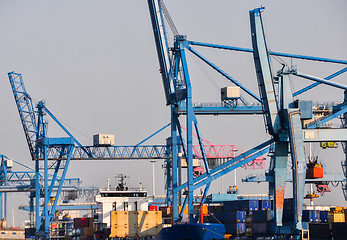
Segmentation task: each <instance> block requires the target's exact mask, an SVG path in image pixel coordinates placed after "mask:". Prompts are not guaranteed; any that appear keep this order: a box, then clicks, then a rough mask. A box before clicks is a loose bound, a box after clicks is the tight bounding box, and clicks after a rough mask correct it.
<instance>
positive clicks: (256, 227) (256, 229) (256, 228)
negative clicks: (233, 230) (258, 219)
mask: <svg viewBox="0 0 347 240" xmlns="http://www.w3.org/2000/svg"><path fill="white" fill-rule="evenodd" d="M252 234H253V235H264V234H267V223H266V222H263V223H253V224H252Z"/></svg>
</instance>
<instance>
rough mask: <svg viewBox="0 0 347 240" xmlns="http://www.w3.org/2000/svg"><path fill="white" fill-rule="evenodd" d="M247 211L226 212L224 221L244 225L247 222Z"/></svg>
mask: <svg viewBox="0 0 347 240" xmlns="http://www.w3.org/2000/svg"><path fill="white" fill-rule="evenodd" d="M245 217H246V211H234V212H224V213H223V219H224V222H225V223H243V222H245Z"/></svg>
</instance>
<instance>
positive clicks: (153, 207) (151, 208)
mask: <svg viewBox="0 0 347 240" xmlns="http://www.w3.org/2000/svg"><path fill="white" fill-rule="evenodd" d="M149 211H158V206H149Z"/></svg>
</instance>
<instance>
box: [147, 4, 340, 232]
mask: <svg viewBox="0 0 347 240" xmlns="http://www.w3.org/2000/svg"><path fill="white" fill-rule="evenodd" d="M148 6H149V12H150V16H151V22H152V28H153V34H154V39H155V44H156V50H157V55H158V60H159V66H160V73H161V76H162V82H163V86H164V93H165V97H166V104H167V105H169V106H170V108H171V123H172V124H171V149H172V159H171V163H170V167H171V172H170V174H168V179H169V180H170V187H171V188H172V196H169V195H168V197H170V199H171V200H172V202H170V203H171V204H172V206H173V216H174V220H175V221H179V220H180V217H181V216H182V212H183V209H184V207H183V208H182V211H181V212H180V213H178V206H179V205H183V206H185V204H186V203H187V205H188V211H189V216H190V217H189V221H190V222H194V219H193V215H194V209H193V202H192V199H193V191H194V190H195V189H197V188H198V187H202V186H205V190H204V196H205V195H206V194H207V192H208V189H209V186H210V183H211V182H212V181H213V180H215V179H216V178H218V177H220V176H222V175H224V174H226V173H228V172H230V171H232V170H233V169H235V168H237V167H239V166H241V165H243V164H245V163H246V162H248V161H251V160H253V159H254V158H255V157H258V156H260V155H263V154H265V153H268V152H269V151H271V152H272V153H273V158H272V162H271V168H270V175H271V178H272V179H273V181H271V182H269V193H270V197H271V198H272V199H273V200H274V206H275V222H276V224H275V225H274V226H275V227H274V229H273V230H274V233H279V232H281V233H288V234H295V235H296V237H298V236H299V234H300V232H301V230H302V223H301V215H302V206H303V198H304V186H305V175H306V162H305V158H304V143H305V142H339V141H340V142H346V140H347V129H346V128H345V126H346V124H345V123H346V120H345V117H346V112H347V103H346V92H347V91H346V89H347V87H346V86H345V85H343V84H339V83H334V82H332V81H331V79H333V78H335V77H337V76H339V75H341V74H343V73H345V72H346V71H347V67H346V66H344V68H343V69H341V70H340V71H338V72H336V73H333V74H331V75H329V76H327V77H325V78H320V77H315V76H311V75H308V74H304V73H300V72H298V71H297V69H295V68H293V67H291V66H288V65H286V64H285V65H283V66H282V68H281V69H280V70H279V71H278V72H277V74H274V73H273V70H272V68H271V65H270V57H271V56H280V57H285V58H291V59H302V60H308V61H319V62H326V63H334V64H341V65H347V61H346V60H336V59H328V58H321V57H313V56H304V55H297V54H287V53H280V52H273V51H269V50H268V47H267V44H266V39H265V35H264V30H263V23H262V18H261V12H262V10H263V8H257V9H254V10H251V11H250V12H249V14H250V25H251V40H252V48H251V49H250V48H240V47H234V46H225V45H218V44H211V43H202V42H197V41H189V40H187V37H186V36H184V35H180V34H179V33H178V31H177V29H176V28H175V27H172V25H173V21H172V19H171V17H170V15H169V13H168V12H167V9H166V7H165V5H164V3H163V1H162V0H148ZM166 22H168V23H169V25H170V28H171V29H173V34H174V43H173V45H169V44H168V39H167V32H166V31H167V29H166V27H165V25H166ZM194 46H197V47H209V48H216V49H224V50H229V51H240V52H246V53H251V54H252V55H253V58H254V64H255V70H256V76H257V80H258V87H259V93H260V97H258V96H257V95H256V94H255V93H253V92H252V91H250V90H249V89H247V88H246V87H245V86H243V84H242V83H241V82H240V81H237V80H236V79H235V78H233V77H232V76H230V75H229V74H227V73H226V72H225V71H223V70H222V69H221V68H219V67H218V66H217V65H216V64H214V63H212V62H211V61H210V60H208V59H207V58H206V57H204V56H203V55H201V54H200V53H199V52H198V51H197V50H195V48H193V47H194ZM186 51H189V52H190V53H192V54H193V55H194V56H196V57H197V58H199V59H200V60H202V61H203V62H204V63H206V64H207V65H208V66H210V67H211V68H212V69H214V70H215V71H217V72H218V73H219V74H221V75H222V76H224V77H225V78H226V79H227V80H229V81H230V82H231V83H233V84H234V85H236V86H238V87H239V88H240V89H242V90H243V92H245V93H246V94H248V95H249V96H250V97H251V98H253V99H254V100H255V101H257V102H258V103H259V105H249V106H247V104H238V103H237V102H236V104H222V105H220V106H209V105H206V104H200V103H199V104H198V105H194V104H193V102H192V85H191V81H190V77H189V71H188V63H187V60H186ZM289 76H296V77H301V78H305V79H308V80H311V81H314V83H313V84H310V85H308V86H307V87H305V88H303V89H301V90H299V91H296V92H292V90H291V87H290V78H289ZM320 84H324V85H328V86H331V87H335V88H338V89H342V90H344V102H343V103H341V104H338V105H336V106H334V108H333V111H332V113H331V114H329V115H328V116H326V117H324V118H321V119H314V121H313V122H311V123H310V124H305V125H304V124H303V121H304V120H308V119H312V118H313V116H312V101H303V100H299V99H297V98H298V96H299V95H300V94H301V93H304V92H307V91H308V90H310V89H312V88H314V87H316V86H318V85H320ZM237 100H239V99H237ZM199 114H205V115H208V114H211V115H219V114H252V115H253V114H263V115H264V119H265V128H266V130H267V132H268V133H269V135H270V137H271V138H270V139H269V140H268V141H266V142H264V143H261V144H259V145H258V146H256V147H254V148H253V149H251V150H249V151H247V152H245V153H244V154H242V155H240V156H238V157H236V158H234V159H232V160H230V161H228V162H226V163H224V164H222V165H220V166H218V167H216V168H214V169H209V166H208V164H207V161H206V159H205V157H203V158H204V163H205V166H204V167H205V171H206V172H205V173H204V174H202V175H201V176H198V177H194V175H193V171H192V164H193V156H192V132H193V129H195V131H196V134H197V136H198V141H199V143H200V146H201V151H202V152H203V148H202V144H201V138H200V134H199V128H198V121H197V118H196V115H199ZM182 115H183V116H184V115H185V120H186V127H187V134H186V139H184V137H183V135H182V130H181V123H180V120H179V117H180V116H182ZM337 117H341V118H343V119H344V125H343V126H342V127H341V128H331V129H327V128H323V126H324V124H325V123H327V122H328V121H331V120H332V119H334V118H337ZM181 151H183V156H184V158H185V159H187V163H188V169H187V176H186V179H187V180H186V181H185V182H184V181H183V180H182V174H181V166H180V159H179V157H178V156H179V154H178V153H180V152H181ZM345 153H346V150H345ZM346 159H347V158H346ZM346 159H345V161H344V162H343V163H342V165H343V167H344V174H345V176H346V161H347V160H346ZM288 161H291V162H292V166H293V170H292V174H293V176H292V181H293V195H294V201H293V209H294V211H295V221H294V223H293V225H292V226H282V215H283V204H284V194H285V183H286V181H287V163H288ZM185 188H187V192H188V193H187V196H186V198H185V200H184V201H183V202H182V200H181V197H182V192H181V191H182V190H183V189H185ZM290 229H296V230H297V231H295V232H291V230H290Z"/></svg>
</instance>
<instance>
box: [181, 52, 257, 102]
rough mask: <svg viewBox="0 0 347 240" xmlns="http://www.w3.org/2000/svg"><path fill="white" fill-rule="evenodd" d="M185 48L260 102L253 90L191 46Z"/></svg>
mask: <svg viewBox="0 0 347 240" xmlns="http://www.w3.org/2000/svg"><path fill="white" fill-rule="evenodd" d="M187 49H188V50H189V51H190V52H192V53H193V54H194V55H195V56H197V57H198V58H200V59H201V60H202V61H204V62H205V63H206V64H208V65H209V66H210V67H212V68H213V69H214V70H216V71H217V72H218V73H220V74H221V75H223V76H224V77H225V78H227V79H228V80H230V81H231V82H232V83H234V84H235V85H237V86H239V87H240V88H241V89H242V90H243V91H245V92H246V93H248V94H249V95H250V96H251V97H253V98H254V99H255V100H257V101H258V102H261V99H260V98H259V97H258V96H257V95H255V94H254V93H253V92H251V91H250V90H249V89H247V88H246V87H245V86H243V85H242V84H241V83H239V82H238V81H237V80H235V79H234V78H233V77H231V76H230V75H228V74H227V73H226V72H224V71H223V70H222V69H221V68H219V67H218V66H217V65H215V64H213V63H212V62H211V61H209V60H207V59H206V58H205V57H203V56H202V55H201V54H200V53H198V52H197V51H196V50H194V49H193V48H191V47H187Z"/></svg>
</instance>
